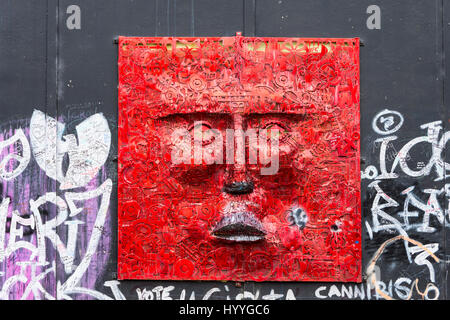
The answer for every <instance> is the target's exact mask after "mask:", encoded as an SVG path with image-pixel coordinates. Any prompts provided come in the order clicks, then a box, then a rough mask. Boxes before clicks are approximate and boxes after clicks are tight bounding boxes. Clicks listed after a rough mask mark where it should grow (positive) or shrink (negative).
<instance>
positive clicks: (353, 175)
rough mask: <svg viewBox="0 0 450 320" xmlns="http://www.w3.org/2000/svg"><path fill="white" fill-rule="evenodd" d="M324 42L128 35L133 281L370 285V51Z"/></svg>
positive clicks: (124, 193) (123, 210)
mask: <svg viewBox="0 0 450 320" xmlns="http://www.w3.org/2000/svg"><path fill="white" fill-rule="evenodd" d="M322 41H323V43H324V44H321V45H319V44H318V42H313V41H312V42H308V41H304V40H301V39H282V40H278V39H273V38H244V37H240V36H237V37H233V38H221V39H212V38H207V39H173V38H120V40H119V169H118V172H119V179H118V193H119V265H118V270H119V278H120V279H197V280H238V281H243V280H257V281H263V280H270V281H292V280H296V281H298V280H308V281H359V280H360V277H361V274H360V271H361V270H360V256H361V252H360V250H361V243H360V202H359V198H360V197H359V188H360V186H359V184H360V172H359V143H358V139H359V59H358V52H359V51H358V45H359V44H357V43H356V41H355V40H354V39H347V40H337V39H327V40H322ZM327 41H328V42H327Z"/></svg>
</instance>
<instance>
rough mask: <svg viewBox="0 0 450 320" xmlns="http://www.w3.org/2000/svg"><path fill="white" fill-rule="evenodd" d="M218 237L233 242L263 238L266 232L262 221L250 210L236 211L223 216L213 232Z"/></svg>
mask: <svg viewBox="0 0 450 320" xmlns="http://www.w3.org/2000/svg"><path fill="white" fill-rule="evenodd" d="M211 234H212V236H213V237H215V238H217V239H222V240H228V241H233V242H254V241H259V240H263V239H264V237H265V235H266V232H265V230H264V228H263V226H262V224H261V222H260V221H259V220H258V219H257V218H256V217H255V216H254V215H253V214H252V213H250V212H236V213H232V214H229V215H227V216H225V217H223V218H222V219H221V220H220V221H219V222H218V223H217V224H216V226H215V227H214V229H213V230H212V232H211Z"/></svg>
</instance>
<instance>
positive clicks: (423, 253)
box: [316, 109, 450, 300]
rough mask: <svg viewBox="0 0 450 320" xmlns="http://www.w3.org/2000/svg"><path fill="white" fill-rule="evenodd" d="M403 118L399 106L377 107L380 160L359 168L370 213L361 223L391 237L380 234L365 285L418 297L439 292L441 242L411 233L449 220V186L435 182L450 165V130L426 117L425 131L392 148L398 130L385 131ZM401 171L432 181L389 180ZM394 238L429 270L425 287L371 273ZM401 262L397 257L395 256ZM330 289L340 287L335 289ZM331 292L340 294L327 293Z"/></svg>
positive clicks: (389, 294)
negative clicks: (449, 157) (448, 157)
mask: <svg viewBox="0 0 450 320" xmlns="http://www.w3.org/2000/svg"><path fill="white" fill-rule="evenodd" d="M403 122H404V118H403V116H402V115H401V114H400V113H399V112H397V111H393V110H388V109H385V110H383V111H381V112H380V113H378V114H377V115H376V116H375V117H374V119H373V121H372V129H373V130H374V131H375V132H376V133H377V134H380V135H386V136H385V137H382V138H376V139H375V140H374V145H375V146H377V147H378V148H379V156H378V160H379V163H378V165H379V166H378V167H377V166H376V165H373V164H371V165H368V166H367V167H366V168H365V169H364V170H362V171H361V178H362V179H365V180H369V183H368V186H367V188H368V191H369V201H370V204H369V209H370V218H369V219H366V220H365V222H364V224H365V227H366V230H367V233H368V236H369V240H370V241H375V240H377V239H380V237H383V236H389V239H386V240H384V242H383V244H382V245H381V246H380V247H379V248H378V249H377V251H376V252H375V254H374V256H373V258H372V259H371V261H370V262H369V264H368V266H367V269H366V276H367V277H368V278H367V281H368V283H367V285H368V288H370V289H374V290H375V294H376V296H377V299H378V298H382V299H387V300H392V299H394V294H393V293H395V295H396V297H397V298H399V299H405V300H409V299H411V298H412V297H413V296H414V295H415V296H416V297H419V298H420V299H438V297H439V295H440V292H439V288H438V287H437V285H436V281H437V278H436V270H438V269H437V268H436V265H435V263H438V262H440V259H439V258H438V257H437V256H436V254H438V253H439V249H440V243H439V242H438V241H434V242H433V241H430V243H427V244H423V243H421V242H419V241H417V240H414V239H413V237H414V236H416V235H422V237H423V236H424V235H432V234H434V233H436V232H437V231H438V230H441V228H443V227H447V226H448V225H449V224H448V223H449V222H450V221H449V214H450V210H449V209H450V208H447V209H446V208H444V206H443V205H442V204H443V203H445V201H446V200H447V202H448V199H449V196H450V194H449V192H448V189H449V187H450V186H449V184H444V183H442V184H441V185H439V184H438V183H437V182H439V181H442V180H444V179H445V178H447V177H448V176H449V174H448V171H449V170H450V165H449V164H448V163H447V162H445V159H444V158H443V156H444V154H445V147H446V144H447V143H448V140H449V138H450V131H447V132H443V127H442V121H433V122H429V123H425V124H422V125H420V126H419V127H420V129H422V130H426V134H425V135H422V136H419V137H415V138H412V139H411V140H409V141H407V142H406V143H404V144H403V146H401V147H397V148H396V147H395V143H396V142H397V141H398V136H397V135H395V136H394V135H390V136H389V134H392V133H394V132H395V133H396V134H398V133H399V132H400V129H401V127H402V124H403ZM397 150H398V151H397ZM414 160H416V163H415V164H414ZM389 166H390V169H389ZM403 177H406V178H409V179H419V178H420V179H422V180H423V181H427V180H428V181H430V183H432V185H433V186H432V187H428V188H420V187H418V186H417V184H416V182H415V181H414V180H412V182H411V184H410V185H408V184H404V183H401V184H396V183H394V184H392V182H390V181H394V182H395V181H397V180H398V179H400V178H403ZM371 180H372V181H371ZM402 181H408V180H402ZM389 183H390V184H389ZM393 186H395V187H393ZM395 234H397V235H395ZM393 235H394V236H393ZM430 239H435V238H430ZM436 240H437V239H436ZM398 241H400V242H401V243H403V247H404V249H405V255H406V257H407V263H408V264H409V266H410V267H414V266H417V267H420V266H423V267H425V268H426V270H427V271H428V273H427V276H425V274H423V273H421V274H423V276H422V278H421V279H422V281H423V279H424V278H426V279H428V281H429V282H428V283H427V284H426V286H425V288H424V289H420V288H419V287H420V285H419V279H418V278H408V277H401V278H399V279H398V280H397V281H394V284H393V287H392V280H390V281H389V285H388V286H386V283H385V282H383V281H382V280H381V279H380V276H379V275H378V276H376V275H375V268H378V269H379V267H381V266H380V265H378V266H377V265H376V262H377V260H378V259H379V258H380V256H381V255H382V253H383V252H384V251H385V249H386V247H388V246H390V245H392V244H393V243H396V242H398ZM399 263H400V264H401V261H398V262H397V264H399ZM408 268H409V267H408ZM422 272H424V271H422ZM405 284H406V286H405ZM392 288H394V291H393V289H392ZM322 289H323V291H320V292H317V293H316V296H317V295H320V296H321V297H323V296H324V295H323V293H322V292H325V293H326V289H325V288H322ZM330 291H331V290H330ZM330 291H328V294H330ZM334 291H335V292H339V290H337V289H336V290H334ZM331 295H338V294H337V293H331ZM341 296H342V294H341Z"/></svg>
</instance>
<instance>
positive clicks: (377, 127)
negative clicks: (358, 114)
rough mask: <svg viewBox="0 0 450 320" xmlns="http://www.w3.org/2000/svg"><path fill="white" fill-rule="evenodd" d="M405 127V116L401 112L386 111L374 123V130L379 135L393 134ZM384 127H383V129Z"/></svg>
mask: <svg viewBox="0 0 450 320" xmlns="http://www.w3.org/2000/svg"><path fill="white" fill-rule="evenodd" d="M402 125H403V116H402V115H401V113H400V112H397V111H392V110H388V109H384V110H383V111H381V112H379V113H378V114H377V115H376V116H375V117H374V118H373V121H372V129H373V131H375V132H376V133H378V134H383V135H387V134H392V133H394V132H396V131H397V130H399V129H400V128H401V126H402ZM381 126H382V127H381Z"/></svg>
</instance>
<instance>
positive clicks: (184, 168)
mask: <svg viewBox="0 0 450 320" xmlns="http://www.w3.org/2000/svg"><path fill="white" fill-rule="evenodd" d="M303 119H304V116H302V115H296V114H291V115H285V114H280V113H268V114H247V115H245V114H241V113H238V112H236V113H231V112H230V113H217V114H201V113H192V114H185V115H170V116H167V117H165V118H163V119H161V120H160V121H158V126H157V131H158V132H160V133H161V139H162V144H161V145H162V146H163V152H165V153H170V154H171V160H172V163H171V165H170V170H171V176H172V177H174V178H175V179H176V180H177V182H178V183H180V184H182V185H183V187H184V188H185V189H186V190H187V192H188V193H191V192H192V193H195V194H198V196H199V198H198V199H196V200H195V201H192V202H191V203H190V204H191V205H192V204H201V203H203V202H209V201H211V202H212V203H215V208H214V212H216V216H215V217H214V218H213V219H211V220H210V221H208V222H209V223H208V225H207V226H206V229H207V230H205V231H207V232H209V235H210V236H211V237H212V238H213V239H214V240H224V241H227V242H229V243H232V242H254V241H263V240H265V239H266V237H271V236H272V235H271V223H273V219H281V220H282V221H284V222H285V223H287V222H291V223H293V224H294V225H297V226H298V227H299V228H300V229H303V228H304V227H305V225H306V224H305V223H300V222H297V223H296V221H297V220H295V219H294V218H293V216H292V215H293V212H294V211H295V210H302V209H300V208H299V206H298V196H299V195H298V194H297V191H298V190H297V189H298V188H297V187H296V183H292V181H299V180H300V176H301V169H300V168H297V167H296V162H295V159H297V158H299V157H301V156H300V155H299V151H301V150H303V149H304V148H302V145H301V144H302V139H301V134H300V132H299V130H298V129H299V126H301V122H302V120H303ZM177 133H178V134H177ZM196 147H198V149H196ZM196 155H198V157H197V158H196ZM277 200H280V201H281V202H282V204H283V210H282V211H281V212H274V210H273V209H274V208H273V207H271V204H272V203H273V202H274V201H275V202H278V201H277ZM183 205H186V203H184V204H183ZM284 209H285V210H284ZM175 211H176V212H177V211H180V208H178V209H175ZM302 212H303V215H304V217H303V221H304V222H306V221H307V216H306V213H305V212H304V211H303V210H302ZM269 216H276V217H272V218H270V217H269Z"/></svg>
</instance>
